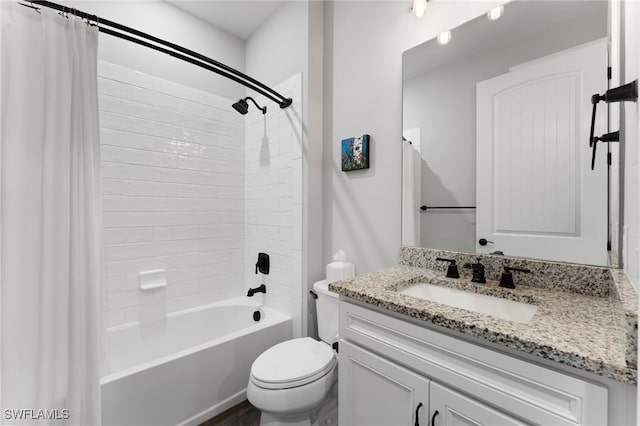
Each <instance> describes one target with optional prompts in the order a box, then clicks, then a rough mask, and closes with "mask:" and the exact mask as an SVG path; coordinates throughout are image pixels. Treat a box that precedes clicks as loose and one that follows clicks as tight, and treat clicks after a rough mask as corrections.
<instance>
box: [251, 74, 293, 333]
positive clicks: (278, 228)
mask: <svg viewBox="0 0 640 426" xmlns="http://www.w3.org/2000/svg"><path fill="white" fill-rule="evenodd" d="M273 88H274V89H275V90H276V91H278V92H279V93H282V94H283V95H285V96H290V97H292V98H293V99H295V101H294V103H293V104H292V105H291V107H289V108H287V109H284V110H283V109H280V108H278V107H277V106H274V105H272V104H270V105H269V107H268V108H267V114H266V115H262V112H260V111H258V110H256V109H254V108H252V109H251V110H250V111H251V112H250V113H248V114H247V115H246V145H247V148H246V172H245V192H244V193H245V200H246V209H245V215H244V217H245V224H246V237H245V261H244V265H243V270H244V271H245V274H244V277H245V279H244V281H245V290H247V289H248V288H250V287H257V286H259V285H260V284H263V283H264V284H266V287H267V293H266V295H263V294H258V295H255V296H254V297H255V298H260V299H261V300H262V301H264V303H265V304H266V305H267V306H270V307H273V308H275V309H276V310H278V311H279V312H282V313H284V314H287V315H291V317H292V318H293V334H294V336H295V337H300V336H301V335H302V327H301V326H302V294H303V293H302V290H303V289H302V117H301V115H302V101H301V95H302V78H301V75H300V73H298V74H296V75H295V76H293V77H291V78H289V79H287V80H286V81H285V82H283V83H282V84H279V85H276V86H273ZM256 101H257V102H258V103H259V104H260V105H262V104H263V103H264V98H263V97H262V96H256ZM260 252H264V253H267V254H268V255H269V258H270V272H269V275H262V274H255V264H256V261H257V258H258V253H260ZM245 294H246V293H245Z"/></svg>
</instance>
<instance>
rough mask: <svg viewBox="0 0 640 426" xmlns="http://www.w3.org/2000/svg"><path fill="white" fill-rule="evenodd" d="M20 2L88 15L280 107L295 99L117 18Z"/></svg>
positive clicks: (111, 32)
mask: <svg viewBox="0 0 640 426" xmlns="http://www.w3.org/2000/svg"><path fill="white" fill-rule="evenodd" d="M20 4H23V5H24V6H29V7H34V6H32V5H38V6H43V7H48V8H50V9H55V10H58V11H60V12H62V13H71V14H73V15H75V16H77V17H79V18H82V19H86V20H87V21H89V22H90V23H91V24H92V25H96V26H97V27H98V30H99V31H100V32H102V33H105V34H108V35H111V36H114V37H118V38H121V39H123V40H127V41H130V42H132V43H136V44H139V45H141V46H145V47H148V48H150V49H153V50H157V51H159V52H162V53H165V54H167V55H170V56H173V57H174V58H177V59H180V60H183V61H185V62H189V63H191V64H193V65H197V66H199V67H201V68H204V69H206V70H209V71H212V72H214V73H216V74H219V75H221V76H223V77H226V78H228V79H230V80H233V81H235V82H236V83H240V84H242V85H243V86H245V87H248V88H249V89H251V90H254V91H256V92H258V93H260V94H261V95H264V96H265V97H267V98H269V99H271V100H272V101H274V102H275V103H277V104H278V105H279V106H280V108H287V107H288V106H289V105H291V103H292V99H291V98H286V97H284V96H282V95H281V94H280V93H278V92H276V91H275V90H273V89H272V88H270V87H269V86H267V85H265V84H264V83H261V82H259V81H258V80H256V79H254V78H252V77H249V76H248V75H246V74H244V73H242V72H240V71H238V70H236V69H234V68H231V67H230V66H228V65H225V64H223V63H221V62H218V61H216V60H214V59H211V58H209V57H207V56H204V55H201V54H200V53H198V52H194V51H193V50H190V49H187V48H185V47H182V46H179V45H177V44H174V43H171V42H168V41H166V40H162V39H160V38H158V37H154V36H152V35H150V34H146V33H143V32H142V31H138V30H136V29H134V28H131V27H127V26H125V25H122V24H119V23H117V22H114V21H110V20H108V19H103V18H100V17H98V16H97V15H91V14H89V13H86V12H82V11H80V10H78V9H73V8H70V7H66V6H63V5H60V4H57V3H53V2H50V1H45V0H31V1H28V4H24V3H20ZM34 8H35V7H34ZM36 9H37V8H36ZM106 27H111V28H115V30H113V29H111V28H106ZM116 30H117V31H116ZM137 37H139V38H137ZM154 43H155V44H154ZM162 46H166V47H162ZM167 47H168V49H167ZM172 49H173V50H172Z"/></svg>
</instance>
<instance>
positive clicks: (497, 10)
mask: <svg viewBox="0 0 640 426" xmlns="http://www.w3.org/2000/svg"><path fill="white" fill-rule="evenodd" d="M503 13H504V6H502V5H500V6H498V7H494V8H493V9H491V10H490V11H489V13H487V18H489V20H490V21H497V20H498V19H500V17H501V16H502V14H503Z"/></svg>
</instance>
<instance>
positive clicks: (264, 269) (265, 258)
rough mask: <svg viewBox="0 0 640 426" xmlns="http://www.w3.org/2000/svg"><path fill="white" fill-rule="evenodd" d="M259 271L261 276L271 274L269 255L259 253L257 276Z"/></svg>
mask: <svg viewBox="0 0 640 426" xmlns="http://www.w3.org/2000/svg"><path fill="white" fill-rule="evenodd" d="M258 271H259V272H260V273H261V274H265V275H266V274H268V273H269V255H268V254H267V253H258V261H257V262H256V274H257V273H258Z"/></svg>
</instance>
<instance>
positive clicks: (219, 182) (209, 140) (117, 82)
mask: <svg viewBox="0 0 640 426" xmlns="http://www.w3.org/2000/svg"><path fill="white" fill-rule="evenodd" d="M99 94H100V95H99V96H100V98H99V103H100V137H101V146H102V184H103V210H104V220H103V223H104V233H103V247H104V270H105V283H106V291H107V295H108V297H107V310H108V326H114V325H119V324H123V323H126V322H131V321H136V320H138V319H147V318H150V317H153V316H158V315H164V314H165V313H167V312H172V311H175V310H179V309H184V308H188V307H191V306H197V305H204V304H207V303H211V302H215V301H218V300H224V299H227V298H230V297H235V296H240V295H241V294H242V290H243V288H244V285H243V281H244V274H243V266H244V262H243V247H244V226H245V225H244V208H245V202H244V195H245V194H244V172H245V149H244V148H245V143H244V119H243V118H242V116H240V115H239V114H237V113H236V112H235V111H229V107H228V106H229V104H230V103H231V100H230V99H225V98H222V97H219V96H216V95H212V94H209V93H207V92H203V91H199V90H196V89H192V88H190V87H187V86H182V85H179V84H176V83H173V82H169V81H166V80H162V79H159V78H157V77H153V76H149V75H147V74H142V73H139V72H135V71H132V70H130V69H128V68H123V67H120V66H116V65H113V64H109V63H106V62H100V65H99ZM155 269H165V270H166V278H167V283H168V285H167V287H166V288H162V289H156V290H147V291H141V290H140V289H139V284H138V280H139V278H138V274H139V273H140V272H142V271H148V270H155Z"/></svg>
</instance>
